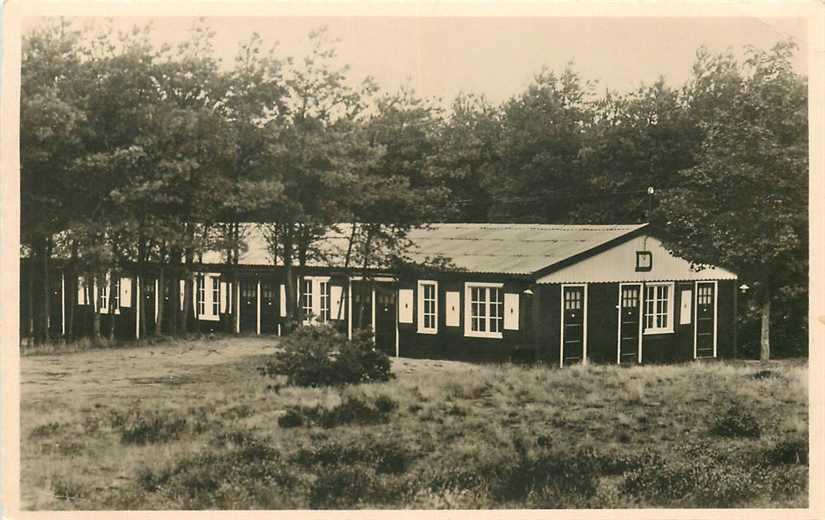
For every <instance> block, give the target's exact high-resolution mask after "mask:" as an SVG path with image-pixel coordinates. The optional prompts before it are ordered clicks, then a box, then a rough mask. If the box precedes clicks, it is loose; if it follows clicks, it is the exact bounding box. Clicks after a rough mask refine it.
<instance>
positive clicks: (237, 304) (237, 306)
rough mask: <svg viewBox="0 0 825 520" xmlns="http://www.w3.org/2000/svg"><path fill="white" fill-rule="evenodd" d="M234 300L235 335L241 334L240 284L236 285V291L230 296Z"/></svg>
mask: <svg viewBox="0 0 825 520" xmlns="http://www.w3.org/2000/svg"><path fill="white" fill-rule="evenodd" d="M232 299H233V300H235V302H234V305H235V334H240V333H241V284H240V282H239V283H238V290H237V291H235V294H233V295H232Z"/></svg>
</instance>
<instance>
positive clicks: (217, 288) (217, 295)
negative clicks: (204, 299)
mask: <svg viewBox="0 0 825 520" xmlns="http://www.w3.org/2000/svg"><path fill="white" fill-rule="evenodd" d="M220 310H221V281H220V280H219V279H218V278H212V315H214V316H217V315H218V314H220Z"/></svg>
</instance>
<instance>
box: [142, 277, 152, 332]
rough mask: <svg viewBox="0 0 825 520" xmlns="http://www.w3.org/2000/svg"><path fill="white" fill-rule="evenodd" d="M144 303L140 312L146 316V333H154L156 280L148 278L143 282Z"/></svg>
mask: <svg viewBox="0 0 825 520" xmlns="http://www.w3.org/2000/svg"><path fill="white" fill-rule="evenodd" d="M142 283H143V287H142V288H141V290H142V292H143V301H142V302H141V304H142V305H141V307H140V312H141V313H143V315H144V316H146V331H147V332H153V331H154V330H155V329H154V325H155V280H154V279H152V278H149V277H147V278H146V279H145V280H142Z"/></svg>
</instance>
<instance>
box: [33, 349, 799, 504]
mask: <svg viewBox="0 0 825 520" xmlns="http://www.w3.org/2000/svg"><path fill="white" fill-rule="evenodd" d="M274 344H275V340H273V339H271V338H241V339H238V340H234V341H233V340H228V339H227V340H220V341H217V342H210V343H203V344H199V343H195V342H193V343H188V344H187V343H182V344H171V345H169V347H168V350H163V349H162V348H160V347H159V346H153V347H151V348H145V347H140V348H131V349H130V348H123V349H116V350H114V349H113V350H109V351H105V352H104V351H96V352H80V353H76V354H70V355H63V356H27V357H24V358H23V360H22V364H23V402H22V471H23V475H22V490H23V498H24V504H25V506H26V507H28V508H32V509H47V508H48V509H106V508H125V509H180V508H186V509H205V508H219V509H221V508H226V509H247V508H252V509H255V508H267V509H278V508H307V507H314V508H330V507H332V508H341V507H346V508H350V507H352V508H405V507H406V508H432V507H436V508H488V507H639V506H645V507H697V506H710V507H742V506H759V507H765V506H774V507H776V506H792V507H804V506H805V505H806V504H807V487H806V486H807V471H808V465H807V464H808V445H807V421H808V411H807V368H806V367H805V366H804V365H800V364H789V363H775V364H772V365H770V366H769V367H768V368H764V367H761V366H759V365H755V364H747V363H735V364H734V363H731V364H728V363H702V364H699V363H695V364H685V365H679V366H645V367H633V368H618V367H606V366H590V367H573V368H571V369H564V370H558V369H552V368H546V367H523V366H512V365H484V366H481V365H472V364H466V363H457V362H449V361H438V362H435V361H426V360H409V359H401V360H393V372H394V373H395V374H396V375H397V378H396V379H394V380H391V381H389V382H384V383H372V384H366V385H354V386H348V387H339V388H330V387H325V388H295V387H283V388H280V389H278V391H274V390H273V389H272V388H270V389H267V384H268V378H266V377H263V376H260V375H259V374H258V372H257V367H259V366H261V365H262V364H263V363H264V361H265V360H266V357H267V355H268V354H269V353H270V352H271V350H272V346H273V345H274ZM213 351H214V352H213ZM87 369H91V371H89V372H86V371H85V370H87ZM765 370H767V371H769V372H770V373H769V374H765V373H762V374H760V372H764V371H765ZM57 371H60V372H64V373H65V374H64V375H62V376H60V377H52V378H49V377H48V376H47V375H45V373H46V372H57ZM138 380H139V381H140V382H136V381H138ZM168 381H178V382H180V384H170V383H168ZM269 381H271V380H269ZM353 403H356V404H353ZM358 403H360V404H358ZM361 405H363V406H361ZM289 410H297V411H299V413H300V414H303V416H305V417H304V418H306V417H307V416H308V417H310V420H307V421H304V422H303V423H302V425H301V426H300V427H291V428H285V427H283V425H279V422H280V421H281V419H282V418H283V417H285V416H286V414H287V413H288V411H289ZM365 410H368V411H369V414H367V415H370V414H374V416H375V417H380V420H375V421H373V420H363V419H364V416H362V415H359V414H360V413H361V412H364V411H365ZM729 410H735V414H738V415H734V416H733V417H734V419H737V418H738V419H741V418H742V417H745V416H746V415H747V416H749V417H751V418H752V419H753V421H755V424H757V425H758V428H759V435H758V436H752V435H739V434H734V435H720V434H718V432H714V428H715V427H716V426H718V425H717V421H719V420H722V419H724V418H725V417H726V414H727V413H728V411H729ZM325 418H327V419H329V421H327V420H326V419H325ZM719 418H722V419H719ZM350 419H352V420H350ZM748 421H749V420H748ZM734 422H736V421H734ZM124 435H125V436H126V438H127V439H129V440H126V441H124Z"/></svg>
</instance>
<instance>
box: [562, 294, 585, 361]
mask: <svg viewBox="0 0 825 520" xmlns="http://www.w3.org/2000/svg"><path fill="white" fill-rule="evenodd" d="M562 302H563V309H562V313H563V330H562V347H563V349H562V350H563V351H562V364H563V365H569V364H572V363H580V362H581V361H582V356H583V355H584V306H585V302H584V287H564V288H562Z"/></svg>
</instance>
